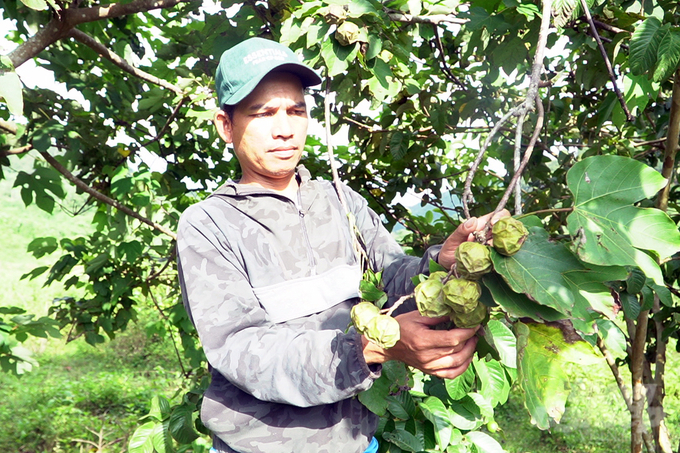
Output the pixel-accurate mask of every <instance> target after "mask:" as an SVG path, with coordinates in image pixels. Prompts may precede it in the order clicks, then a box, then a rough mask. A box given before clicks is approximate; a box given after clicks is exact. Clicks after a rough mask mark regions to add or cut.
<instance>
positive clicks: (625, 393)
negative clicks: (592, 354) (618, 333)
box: [597, 334, 633, 414]
mask: <svg viewBox="0 0 680 453" xmlns="http://www.w3.org/2000/svg"><path fill="white" fill-rule="evenodd" d="M597 347H598V349H599V350H600V352H601V353H602V355H603V356H604V360H605V361H606V362H607V365H609V369H610V370H611V372H612V374H613V375H614V379H615V380H616V384H617V385H618V386H619V391H620V392H621V396H622V397H623V401H624V402H625V403H626V407H627V408H628V412H630V413H631V414H632V413H633V401H632V400H631V398H630V392H629V390H628V387H626V383H625V382H624V380H623V376H621V372H620V371H619V367H618V366H617V365H616V360H615V359H614V357H613V356H612V354H611V352H609V349H608V348H607V346H606V345H605V344H604V341H603V340H602V337H601V336H600V335H599V334H598V335H597Z"/></svg>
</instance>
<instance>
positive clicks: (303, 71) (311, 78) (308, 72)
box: [222, 63, 321, 105]
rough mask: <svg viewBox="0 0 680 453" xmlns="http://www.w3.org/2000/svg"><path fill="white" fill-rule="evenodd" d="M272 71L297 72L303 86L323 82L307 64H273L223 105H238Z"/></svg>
mask: <svg viewBox="0 0 680 453" xmlns="http://www.w3.org/2000/svg"><path fill="white" fill-rule="evenodd" d="M272 71H282V72H290V73H291V74H295V75H296V76H298V77H299V78H300V82H301V83H302V87H303V88H307V87H311V86H314V85H318V84H320V83H321V77H319V75H318V74H317V73H316V72H315V71H313V70H312V69H310V68H308V67H307V66H305V65H303V64H298V63H282V64H280V65H276V66H272V68H271V69H270V70H269V71H266V72H264V73H262V74H261V75H260V76H259V77H254V78H253V79H251V80H250V81H249V82H248V83H246V84H245V85H243V86H242V87H241V89H239V90H238V91H236V92H235V93H234V94H232V95H231V96H230V97H229V98H228V99H226V100H225V101H224V102H223V103H222V105H236V104H238V103H239V102H241V101H242V100H243V99H245V98H246V96H248V95H249V94H250V93H252V91H253V90H254V89H255V87H256V86H257V85H258V84H259V83H260V82H261V81H262V79H263V78H264V77H265V76H266V75H267V74H269V73H271V72H272Z"/></svg>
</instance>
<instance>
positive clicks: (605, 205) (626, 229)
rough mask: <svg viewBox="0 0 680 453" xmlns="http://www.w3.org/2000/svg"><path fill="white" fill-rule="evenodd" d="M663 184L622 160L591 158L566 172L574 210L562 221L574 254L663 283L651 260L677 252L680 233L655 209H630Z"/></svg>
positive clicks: (644, 167)
mask: <svg viewBox="0 0 680 453" xmlns="http://www.w3.org/2000/svg"><path fill="white" fill-rule="evenodd" d="M665 184H666V180H665V179H664V178H663V177H662V176H661V174H659V173H658V172H657V171H655V170H654V169H652V168H650V167H648V166H647V165H645V164H642V163H640V162H638V161H636V160H633V159H629V158H626V157H621V156H594V157H589V158H587V159H584V160H583V161H581V162H579V163H577V164H575V165H574V166H573V167H572V168H571V169H570V170H569V172H568V173H567V185H568V187H569V190H570V191H571V192H572V193H573V194H574V210H573V212H572V213H571V214H570V215H569V217H567V225H568V227H569V232H570V233H571V234H572V236H574V238H575V239H574V251H575V252H576V253H577V254H578V256H579V258H580V259H581V260H583V261H585V262H588V263H593V264H598V265H617V266H637V267H639V268H640V269H642V271H643V272H644V273H645V274H646V275H647V276H648V277H649V278H652V279H653V280H654V281H655V282H656V283H657V284H662V283H663V278H662V277H661V270H660V268H659V266H658V264H657V263H656V261H655V260H654V259H653V258H652V257H651V256H650V255H649V254H648V253H646V252H645V250H646V251H651V252H654V253H656V254H658V255H659V257H660V258H666V257H668V256H670V255H672V254H674V253H675V252H677V251H678V250H680V234H679V233H678V230H677V227H676V225H675V223H674V222H673V221H672V220H671V219H670V217H668V215H667V214H666V213H665V212H663V211H661V210H658V209H653V208H639V207H636V206H632V204H633V203H636V202H638V201H640V200H643V199H645V198H649V197H653V196H654V195H655V194H656V193H657V192H658V191H659V190H660V189H661V188H663V187H664V185H665Z"/></svg>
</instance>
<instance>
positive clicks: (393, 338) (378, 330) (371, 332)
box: [364, 315, 401, 349]
mask: <svg viewBox="0 0 680 453" xmlns="http://www.w3.org/2000/svg"><path fill="white" fill-rule="evenodd" d="M400 334H401V330H400V328H399V322H397V320H396V319H394V318H393V317H391V316H388V315H378V316H375V317H374V318H373V319H371V320H370V321H369V323H368V326H367V327H366V331H365V332H364V335H366V338H368V339H369V340H371V341H372V342H373V343H376V344H377V345H378V346H380V347H382V348H385V349H388V348H391V347H392V346H394V345H395V344H397V341H399V338H400Z"/></svg>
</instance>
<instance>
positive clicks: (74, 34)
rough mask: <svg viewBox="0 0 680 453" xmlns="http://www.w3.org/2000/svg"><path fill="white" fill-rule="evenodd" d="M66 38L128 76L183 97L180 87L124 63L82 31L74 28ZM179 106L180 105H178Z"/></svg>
mask: <svg viewBox="0 0 680 453" xmlns="http://www.w3.org/2000/svg"><path fill="white" fill-rule="evenodd" d="M68 36H70V37H71V38H73V39H75V40H76V41H78V42H80V43H82V44H85V45H86V46H88V47H90V48H91V49H92V50H94V51H95V52H97V53H98V54H99V55H101V56H102V57H104V58H106V59H107V60H109V61H110V62H111V63H113V64H115V65H116V66H118V67H119V68H120V69H122V70H123V71H125V72H127V73H129V74H132V75H133V76H135V77H139V78H140V79H142V80H146V81H147V82H149V83H153V84H154V85H158V86H161V87H163V88H165V89H168V90H170V91H172V92H173V93H175V94H177V95H178V96H182V95H183V92H182V89H181V88H180V87H178V86H176V85H173V84H172V83H170V82H168V81H166V80H163V79H160V78H158V77H156V76H153V75H151V74H149V73H148V72H145V71H142V70H141V69H138V68H135V67H134V66H132V65H131V64H130V63H128V62H127V61H125V60H124V59H123V58H121V57H120V56H118V55H117V54H116V53H114V52H112V51H111V50H109V49H108V48H107V47H106V46H104V45H103V44H102V43H100V42H99V41H97V40H96V39H94V38H93V37H91V36H89V35H88V34H87V33H84V32H82V31H80V30H78V29H76V28H74V29H72V30H71V31H69V33H68ZM180 105H181V103H180Z"/></svg>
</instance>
